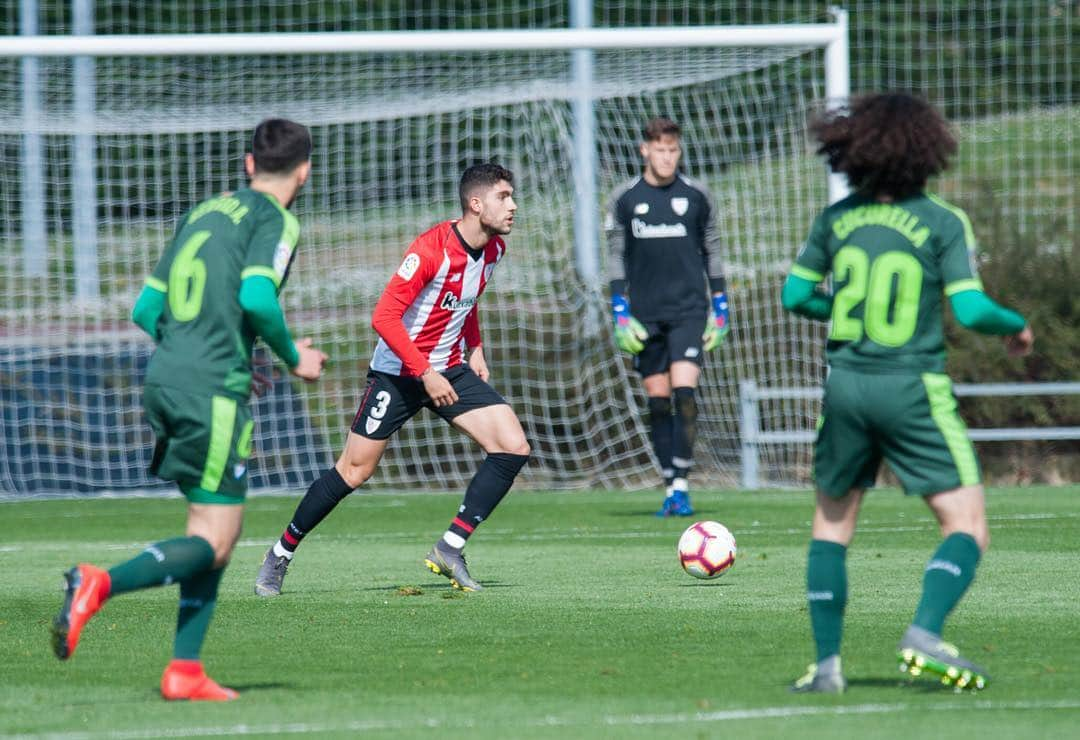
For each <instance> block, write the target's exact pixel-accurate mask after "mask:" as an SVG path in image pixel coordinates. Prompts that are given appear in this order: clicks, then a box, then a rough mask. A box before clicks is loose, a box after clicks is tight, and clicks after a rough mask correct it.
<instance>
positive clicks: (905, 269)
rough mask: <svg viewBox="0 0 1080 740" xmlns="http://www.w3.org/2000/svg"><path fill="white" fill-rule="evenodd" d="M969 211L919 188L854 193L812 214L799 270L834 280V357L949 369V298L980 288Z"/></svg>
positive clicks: (869, 366)
mask: <svg viewBox="0 0 1080 740" xmlns="http://www.w3.org/2000/svg"><path fill="white" fill-rule="evenodd" d="M974 253H975V235H974V232H973V231H972V229H971V222H970V221H969V220H968V217H967V215H966V214H965V213H964V212H963V211H962V210H960V209H959V208H957V207H956V206H953V205H951V204H949V203H947V202H945V201H944V200H942V199H941V198H938V197H937V196H934V195H931V194H929V193H927V194H919V195H916V196H913V197H910V198H907V199H906V200H901V201H897V202H895V203H878V202H876V201H873V200H870V199H868V198H865V197H862V196H859V195H852V196H849V197H848V198H845V199H844V200H842V201H840V202H838V203H835V204H833V205H831V206H829V207H828V208H827V209H825V211H824V212H823V213H822V214H821V215H820V216H818V218H817V220H816V221H814V225H813V227H812V228H811V229H810V236H809V238H808V239H807V242H806V246H804V247H803V249H802V251H801V252H799V256H798V257H797V258H796V260H795V265H794V266H793V267H792V270H791V274H792V275H796V276H798V277H802V278H805V279H807V280H813V281H815V282H817V281H820V280H823V279H824V277H825V276H826V275H827V274H828V273H832V279H833V296H834V297H833V310H832V319H831V322H832V323H831V325H830V328H829V340H828V344H827V346H826V355H827V357H828V360H829V364H831V365H837V366H842V367H849V368H853V369H860V370H873V371H877V372H882V371H884V372H888V371H890V370H892V371H915V372H943V371H944V370H945V337H944V333H943V331H942V306H941V304H942V297H943V296H951V295H953V294H954V293H959V292H960V291H963V290H982V284H981V282H980V281H979V277H978V272H977V270H976V267H975V263H974V258H973V256H974Z"/></svg>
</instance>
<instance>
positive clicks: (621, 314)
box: [611, 293, 649, 355]
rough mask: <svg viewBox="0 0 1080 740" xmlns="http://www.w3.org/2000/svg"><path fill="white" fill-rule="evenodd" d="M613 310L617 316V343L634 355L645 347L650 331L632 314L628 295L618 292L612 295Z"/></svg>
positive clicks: (620, 347) (624, 350) (623, 349)
mask: <svg viewBox="0 0 1080 740" xmlns="http://www.w3.org/2000/svg"><path fill="white" fill-rule="evenodd" d="M611 312H612V313H613V314H614V316H615V344H617V345H619V349H621V350H622V351H623V352H629V353H630V354H632V355H636V354H637V353H638V352H640V351H641V350H643V349H645V340H646V339H648V338H649V332H648V331H647V330H646V329H645V327H644V326H643V325H642V324H641V322H640V321H638V320H637V319H635V318H634V317H633V316H631V315H630V304H629V303H627V302H626V296H622V295H619V294H617V293H616V294H615V295H613V296H611Z"/></svg>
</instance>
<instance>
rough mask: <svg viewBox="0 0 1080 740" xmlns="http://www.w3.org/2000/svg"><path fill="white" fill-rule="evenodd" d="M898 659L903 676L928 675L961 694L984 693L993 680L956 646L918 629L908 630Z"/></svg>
mask: <svg viewBox="0 0 1080 740" xmlns="http://www.w3.org/2000/svg"><path fill="white" fill-rule="evenodd" d="M896 657H897V660H899V661H900V671H901V672H903V673H908V674H911V675H912V676H920V675H922V674H923V673H927V674H929V675H931V676H934V677H935V678H938V679H939V680H940V681H941V683H942V684H943V685H945V686H951V687H953V689H955V690H956V691H958V692H959V691H963V690H964V689H971V691H973V692H974V691H978V690H979V689H984V688H986V684H987V682H989V680H990V676H988V675H987V674H986V671H984V670H983V669H982V668H980V667H979V666H977V665H975V664H974V663H972V662H971V661H970V660H967V659H966V658H964V657H963V656H961V655H960V651H959V650H957V648H956V646H955V645H953V644H951V643H948V642H945V641H944V640H942V639H941V636H940V635H935V634H934V633H933V632H929V631H927V630H924V629H923V628H921V627H916V626H915V625H911V626H910V627H908V628H907V632H905V633H904V636H903V637H902V638H900V644H899V645H897V646H896Z"/></svg>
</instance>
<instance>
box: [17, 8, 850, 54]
mask: <svg viewBox="0 0 1080 740" xmlns="http://www.w3.org/2000/svg"><path fill="white" fill-rule="evenodd" d="M846 26H847V23H846V19H845V18H842V17H841V18H838V19H837V21H836V22H834V23H800V24H774V25H762V26H694V27H676V28H566V29H541V30H512V31H498V32H492V31H387V32H379V31H375V32H371V31H346V32H336V33H322V32H318V33H217V34H152V35H144V36H134V35H111V36H7V37H3V38H0V57H56V56H61V57H71V56H94V57H121V56H147V57H151V56H157V57H160V56H214V55H230V56H246V55H267V54H273V55H279V54H281V55H284V54H343V53H351V52H355V53H360V52H362V53H369V54H373V53H392V52H402V51H410V52H439V51H541V50H546V51H552V50H554V51H559V50H574V49H649V48H694V47H762V46H812V47H823V46H828V45H830V44H833V43H836V42H841V41H843V40H846V37H847V28H846Z"/></svg>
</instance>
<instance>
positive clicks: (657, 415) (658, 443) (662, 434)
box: [649, 396, 675, 485]
mask: <svg viewBox="0 0 1080 740" xmlns="http://www.w3.org/2000/svg"><path fill="white" fill-rule="evenodd" d="M649 433H650V435H651V436H652V444H653V452H655V453H656V461H657V462H658V463H660V474H661V475H663V476H664V485H671V479H672V478H674V477H675V471H674V470H673V469H672V467H671V443H672V435H673V433H674V419H672V417H671V399H670V398H666V397H664V396H649Z"/></svg>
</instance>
